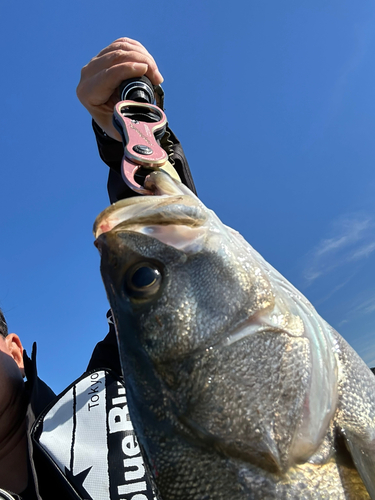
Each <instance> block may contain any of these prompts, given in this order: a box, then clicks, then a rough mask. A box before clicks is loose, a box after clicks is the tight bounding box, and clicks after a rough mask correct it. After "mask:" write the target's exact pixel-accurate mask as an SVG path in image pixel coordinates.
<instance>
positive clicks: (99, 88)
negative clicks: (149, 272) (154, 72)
mask: <svg viewBox="0 0 375 500" xmlns="http://www.w3.org/2000/svg"><path fill="white" fill-rule="evenodd" d="M147 69H148V67H147V64H142V63H134V62H129V63H123V64H118V65H116V66H112V67H110V68H108V69H104V70H102V71H101V72H99V73H97V74H95V75H94V76H92V77H91V78H89V79H86V80H84V81H81V82H80V84H79V85H78V87H77V96H78V99H79V100H80V101H81V102H82V104H83V105H84V106H86V107H88V106H100V105H102V104H105V103H106V102H107V101H108V99H109V98H110V97H111V95H112V94H113V92H114V91H115V90H116V89H117V88H118V87H119V86H120V84H121V82H123V81H124V80H127V79H128V78H135V77H139V76H142V75H144V74H146V72H147Z"/></svg>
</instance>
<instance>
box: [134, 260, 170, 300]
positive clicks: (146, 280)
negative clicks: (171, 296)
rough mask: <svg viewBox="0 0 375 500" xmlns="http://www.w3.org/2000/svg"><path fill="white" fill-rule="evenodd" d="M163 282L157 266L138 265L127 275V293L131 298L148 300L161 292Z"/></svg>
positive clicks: (148, 264)
mask: <svg viewBox="0 0 375 500" xmlns="http://www.w3.org/2000/svg"><path fill="white" fill-rule="evenodd" d="M161 280H162V276H161V273H160V271H159V269H158V268H157V267H156V266H155V265H153V264H150V263H148V262H147V263H145V262H144V263H138V264H136V265H135V266H132V267H131V268H130V269H129V270H128V271H127V273H126V276H125V291H126V293H127V294H128V295H130V296H131V297H134V298H139V299H141V298H143V299H146V298H148V297H151V296H152V295H154V294H155V293H156V292H157V291H158V290H159V288H160V284H161Z"/></svg>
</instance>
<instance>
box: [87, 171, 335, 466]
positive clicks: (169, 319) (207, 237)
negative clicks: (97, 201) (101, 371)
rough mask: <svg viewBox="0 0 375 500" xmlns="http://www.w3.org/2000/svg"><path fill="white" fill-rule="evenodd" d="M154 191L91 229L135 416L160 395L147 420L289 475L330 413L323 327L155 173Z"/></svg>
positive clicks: (328, 349) (237, 242) (242, 244)
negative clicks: (166, 421)
mask: <svg viewBox="0 0 375 500" xmlns="http://www.w3.org/2000/svg"><path fill="white" fill-rule="evenodd" d="M149 182H151V183H152V187H153V189H154V190H155V192H156V195H155V196H142V197H136V198H132V199H127V200H122V201H120V202H117V203H116V204H115V205H112V206H111V207H109V208H108V209H106V210H105V211H104V212H103V213H102V214H100V215H99V217H98V218H97V220H96V223H95V226H94V233H95V236H96V245H97V247H98V249H99V251H100V253H101V273H102V277H103V281H104V284H105V287H106V291H107V295H108V299H109V302H110V305H111V309H112V312H113V316H114V322H115V326H116V331H117V335H118V343H119V351H120V358H121V363H122V368H123V371H124V376H125V379H126V380H127V383H128V388H129V391H130V398H133V402H134V406H135V407H137V408H138V409H139V408H142V410H140V411H139V413H138V415H139V414H140V412H143V414H146V413H147V412H150V408H153V409H155V408H156V406H157V404H156V400H157V399H158V398H159V399H160V398H161V399H162V400H163V404H164V405H165V408H163V409H160V408H159V410H158V411H156V410H155V411H156V414H157V417H155V415H153V416H151V417H150V419H149V422H155V421H157V420H158V418H161V417H160V415H161V414H163V415H164V416H165V415H169V417H168V418H171V419H172V420H173V419H174V420H175V421H176V422H178V425H180V424H182V425H184V426H185V427H186V428H189V432H192V433H193V434H194V436H195V437H197V439H199V440H203V442H205V443H211V444H212V443H214V446H215V447H216V448H219V449H220V450H221V452H224V453H226V454H229V455H235V456H237V457H242V458H244V457H245V458H246V460H250V461H253V462H255V463H257V464H260V465H261V466H262V467H266V468H267V467H268V468H269V469H271V470H272V468H273V467H274V468H275V469H276V470H281V471H283V470H286V469H287V468H288V467H289V465H290V464H291V463H298V462H300V461H302V460H305V459H306V457H308V456H310V455H311V454H312V453H313V452H314V451H315V450H316V449H317V448H318V446H319V445H320V444H321V442H322V440H323V437H324V435H325V433H326V431H327V428H328V425H329V422H330V420H331V418H332V416H333V414H334V412H335V409H336V399H337V366H336V358H335V353H334V349H333V348H332V339H331V337H330V330H329V328H328V327H327V325H326V323H325V322H324V321H323V320H322V319H321V318H320V316H319V315H318V314H317V313H316V311H315V309H314V308H313V307H312V306H311V304H310V303H309V302H308V301H307V299H305V298H304V297H303V296H302V295H301V294H300V293H299V292H298V291H297V290H296V289H295V288H294V287H293V286H292V285H291V284H290V283H288V282H287V280H285V278H283V277H282V276H281V275H280V274H279V273H277V271H275V270H274V269H273V268H272V267H271V266H270V265H269V264H268V263H267V262H265V261H264V259H263V258H262V257H261V256H260V255H259V254H258V253H257V252H256V251H255V250H254V249H253V248H252V247H251V246H250V245H249V244H248V243H247V242H246V241H245V240H244V239H243V238H242V237H241V236H240V235H239V233H237V232H236V231H234V230H233V229H231V228H229V227H227V226H225V225H224V224H223V223H222V222H221V221H220V220H219V219H218V217H217V216H216V215H215V213H214V212H212V211H211V210H209V209H208V208H206V207H205V205H204V204H203V203H202V202H201V201H200V200H199V199H198V198H197V197H195V196H194V195H193V194H192V193H191V192H190V191H189V190H188V189H187V188H185V187H184V186H183V185H181V184H177V183H175V181H173V180H171V179H170V178H169V176H167V175H166V174H164V173H162V172H154V173H153V174H151V175H150V180H149ZM171 415H173V417H171ZM137 418H138V417H137ZM152 425H153V424H152ZM174 425H175V424H174ZM176 425H177V424H176ZM270 464H271V465H270Z"/></svg>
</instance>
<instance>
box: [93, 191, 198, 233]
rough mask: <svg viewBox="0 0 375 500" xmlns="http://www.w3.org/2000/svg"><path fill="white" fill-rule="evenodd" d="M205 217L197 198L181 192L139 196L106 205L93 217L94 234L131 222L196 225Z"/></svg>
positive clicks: (132, 223)
mask: <svg viewBox="0 0 375 500" xmlns="http://www.w3.org/2000/svg"><path fill="white" fill-rule="evenodd" d="M173 205H175V207H176V210H173ZM206 220H207V214H206V213H205V210H204V209H203V208H202V205H201V202H200V201H199V200H198V199H197V198H193V197H191V196H189V195H183V194H179V195H161V196H142V197H134V198H127V199H125V200H120V201H118V202H116V203H114V204H113V205H111V206H109V207H108V208H106V209H105V210H104V211H103V212H101V213H100V214H99V215H98V217H97V218H96V220H95V223H94V227H93V233H94V236H95V238H96V239H97V238H98V237H99V236H100V235H101V234H103V233H106V232H109V231H111V230H112V229H115V228H120V226H121V229H125V228H126V227H127V226H131V225H134V224H145V225H149V224H155V225H170V224H175V225H181V226H189V227H199V226H201V225H203V224H204V222H205V221H206Z"/></svg>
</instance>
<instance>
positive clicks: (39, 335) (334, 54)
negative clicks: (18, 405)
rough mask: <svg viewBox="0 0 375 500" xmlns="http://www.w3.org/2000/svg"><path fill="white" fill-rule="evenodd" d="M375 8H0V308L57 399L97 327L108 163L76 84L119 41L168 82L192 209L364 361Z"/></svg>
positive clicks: (270, 0)
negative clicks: (298, 294) (213, 221)
mask: <svg viewBox="0 0 375 500" xmlns="http://www.w3.org/2000/svg"><path fill="white" fill-rule="evenodd" d="M374 9H375V4H374V3H373V2H372V1H369V0H362V1H361V2H358V1H354V0H339V1H336V0H324V1H322V0H314V1H303V0H298V1H295V0H287V1H285V2H280V1H279V0H246V1H242V0H232V1H231V2H223V1H214V0H191V1H190V2H176V1H173V2H172V1H171V0H170V1H164V0H160V1H158V2H154V1H152V2H151V1H149V0H144V1H143V2H141V3H140V2H127V1H118V0H114V1H111V2H110V1H107V2H98V1H96V0H90V1H88V0H74V1H73V0H64V1H60V0H54V1H53V2H50V1H48V2H47V1H38V0H34V1H33V2H25V1H24V2H19V1H14V2H2V3H1V7H0V43H1V48H2V50H1V62H2V64H1V79H0V96H1V105H2V109H1V115H0V146H1V151H2V164H1V171H0V172H1V174H0V175H1V178H0V182H1V196H0V210H1V214H2V217H1V219H0V231H1V233H0V234H1V245H0V272H1V279H0V306H1V307H2V308H3V310H4V312H5V314H6V317H7V320H8V323H9V327H10V330H11V331H14V332H16V333H18V334H19V335H20V337H21V339H22V340H23V343H24V346H25V347H26V349H27V350H28V352H30V350H31V345H32V342H33V341H37V343H38V366H39V374H40V375H41V377H42V378H44V379H45V380H46V381H47V382H48V383H49V384H50V385H51V386H52V388H53V389H54V390H55V391H60V390H62V389H63V388H64V387H65V386H66V385H67V384H68V383H70V382H71V381H73V379H74V378H76V377H78V376H79V375H80V374H81V373H82V371H83V370H84V369H85V367H86V364H87V362H88V359H89V356H90V353H91V351H92V349H93V347H94V345H95V343H96V342H97V341H99V340H100V339H101V338H102V337H103V336H104V335H105V334H106V332H107V324H106V319H105V313H106V311H107V307H108V306H107V300H106V296H105V292H104V288H103V285H102V283H101V279H100V274H99V256H98V254H97V251H96V249H95V247H94V246H93V237H92V233H91V228H92V224H93V222H94V219H95V217H96V215H97V214H98V213H99V212H100V211H101V210H102V209H104V208H105V207H106V206H107V204H108V201H107V195H106V177H107V167H106V166H105V165H104V164H102V162H101V160H100V159H99V157H98V155H97V151H96V145H95V142H94V137H93V134H92V132H91V127H90V118H89V115H88V113H87V111H86V110H85V109H84V108H83V107H82V106H81V105H80V103H79V102H78V100H77V98H76V96H75V88H76V85H77V83H78V81H79V76H80V69H81V67H82V66H83V65H84V64H86V63H87V62H88V61H89V60H90V59H91V57H93V56H94V55H96V54H97V53H98V52H99V51H100V50H101V49H102V48H103V47H105V46H106V45H108V44H109V43H110V42H112V41H113V40H114V39H116V38H118V37H120V36H129V37H131V38H135V39H138V40H139V41H141V42H142V43H143V44H144V45H145V46H146V47H147V48H148V50H149V51H150V52H151V53H152V54H153V55H154V57H155V59H156V61H157V62H158V65H159V69H160V70H161V73H162V74H163V76H164V78H165V83H164V90H165V92H166V113H167V116H168V118H169V121H170V123H171V125H172V127H173V128H174V130H175V131H176V133H177V135H178V137H179V138H180V139H181V141H182V143H183V145H184V148H185V151H186V154H187V157H188V160H189V163H190V166H191V169H192V172H193V175H194V179H195V182H196V185H197V189H198V194H199V195H200V197H201V199H202V200H203V201H204V203H205V204H206V205H207V206H209V207H210V208H213V209H214V210H215V211H216V213H217V214H218V215H219V216H220V217H221V218H222V220H223V221H224V222H225V223H227V224H229V225H231V226H232V227H235V228H236V229H238V230H239V231H240V232H241V233H242V234H243V235H244V236H245V238H246V239H247V240H248V241H249V242H250V243H251V244H252V245H253V247H254V248H255V249H257V250H258V251H259V252H260V253H261V254H262V255H263V256H264V257H265V258H266V259H267V260H268V261H269V262H270V263H271V264H272V265H274V266H275V267H276V268H277V269H278V270H279V271H280V272H281V273H282V274H284V275H285V276H286V277H287V278H288V279H289V280H290V281H291V282H292V283H293V284H294V285H295V286H297V288H299V289H300V290H301V291H302V292H303V293H304V294H305V295H306V296H307V297H308V298H309V299H310V300H311V301H312V303H313V304H314V305H315V306H316V308H317V309H318V311H319V312H320V314H321V315H322V316H323V317H324V318H325V319H326V320H327V321H328V322H329V323H331V324H332V325H333V326H334V327H335V328H337V329H338V330H339V332H340V333H341V334H342V335H343V336H344V337H345V338H346V339H347V340H348V341H349V342H350V343H351V344H352V345H353V347H354V348H355V349H356V350H357V351H358V352H359V353H360V354H361V356H362V357H363V358H364V359H365V361H366V362H367V363H368V364H370V365H371V366H375V342H374V324H375V280H374V276H375V211H374V209H375V206H374V205H375V203H374V189H375V172H374V159H375V141H374V132H375V100H374V97H375V72H374V61H375V57H374V56H375V38H374V34H375V17H374V14H375V12H374Z"/></svg>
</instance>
